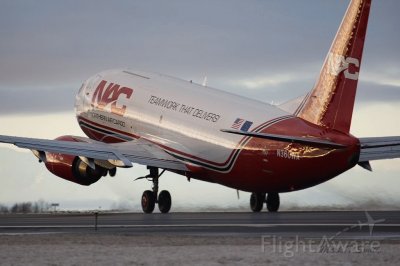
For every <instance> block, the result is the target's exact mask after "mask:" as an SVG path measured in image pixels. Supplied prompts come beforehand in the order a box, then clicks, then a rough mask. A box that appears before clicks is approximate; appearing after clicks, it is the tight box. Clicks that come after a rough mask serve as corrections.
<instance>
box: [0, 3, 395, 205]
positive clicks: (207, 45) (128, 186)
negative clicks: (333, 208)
mask: <svg viewBox="0 0 400 266" xmlns="http://www.w3.org/2000/svg"><path fill="white" fill-rule="evenodd" d="M347 4H348V1H347V0H337V1H336V0H331V1H320V0H305V1H291V0H285V1H282V0H281V1H239V0H237V1H223V0H219V1H183V0H182V1H50V0H49V1H28V0H24V1H15V0H12V1H11V0H10V1H4V0H0V36H1V41H0V134H9V135H18V136H21V135H22V136H33V137H41V138H55V137H57V136H59V135H62V134H75V135H82V134H83V133H81V131H80V129H79V127H78V125H77V123H76V121H75V117H74V112H73V105H74V95H75V93H76V91H77V90H78V88H79V87H80V85H81V83H82V82H83V81H84V80H85V79H87V78H88V77H90V76H91V75H93V74H95V73H97V72H99V71H102V70H105V69H111V68H121V67H128V68H132V69H139V70H149V71H156V72H160V73H165V74H168V75H172V76H177V77H179V78H183V79H187V80H194V81H196V82H198V83H201V82H202V80H203V78H204V76H207V78H208V84H209V86H211V87H216V88H219V89H222V90H226V91H230V92H234V93H237V94H240V95H245V96H247V97H251V98H256V99H260V100H263V101H266V102H274V103H280V102H283V101H285V100H288V99H291V98H295V97H297V96H299V95H303V94H305V93H306V92H307V91H309V90H310V89H311V88H312V86H313V84H314V82H315V79H316V77H317V75H318V73H319V70H320V68H321V65H322V61H323V60H324V58H325V55H326V53H327V51H328V48H329V46H330V44H331V41H332V39H333V37H334V35H335V33H336V30H337V28H338V26H339V24H340V21H341V19H342V17H343V14H344V12H345V10H346V8H347ZM399 10H400V2H399V1H397V0H375V1H373V3H372V9H371V14H370V23H369V26H368V33H367V40H366V45H365V49H364V56H363V62H362V68H361V73H360V82H359V88H358V95H357V99H356V106H355V113H354V116H353V125H352V133H353V134H354V135H356V136H384V135H400V119H399V117H400V110H399V106H400V105H399V104H400V63H399V62H400V53H399V52H398V49H399V47H400V34H399V30H398V29H399V26H400V18H399V16H398V11H399ZM0 159H1V163H0V172H1V174H2V177H1V180H0V184H1V189H0V191H1V194H0V203H2V202H3V203H11V202H15V201H22V200H37V199H39V198H42V199H45V200H48V201H59V202H61V203H62V206H65V207H71V208H72V207H73V208H77V207H79V206H82V207H90V208H93V207H94V206H102V207H103V208H109V207H110V206H111V205H113V204H114V205H124V204H126V205H127V206H135V208H139V207H138V206H139V205H138V204H139V199H140V196H141V193H142V191H143V190H144V189H148V188H150V183H147V182H145V181H140V182H133V179H134V178H135V177H137V176H139V175H142V174H143V173H145V168H144V167H140V166H136V167H134V168H133V169H130V170H123V171H120V174H119V175H118V176H117V177H116V178H114V179H106V180H100V182H98V183H96V184H95V185H93V186H91V187H89V188H83V187H80V186H79V185H75V184H72V183H71V184H69V183H68V182H66V181H63V180H61V179H58V178H56V177H54V176H52V175H51V174H50V173H48V172H47V170H46V169H45V168H44V167H43V165H40V164H37V163H36V160H35V158H34V157H33V156H31V154H29V153H21V152H17V151H16V150H15V149H13V150H10V149H9V148H7V146H3V145H2V146H1V149H0ZM399 163H400V162H399V160H398V159H397V160H388V161H383V162H376V163H375V162H374V163H373V167H374V168H375V172H374V173H368V172H366V171H364V170H362V169H359V168H358V167H357V168H355V169H353V170H351V171H349V172H348V173H346V174H344V175H342V176H340V177H338V178H336V179H334V180H332V181H329V182H327V183H325V184H322V185H320V186H317V187H315V188H312V189H307V190H304V191H300V192H294V193H288V194H284V195H282V207H283V208H285V204H286V207H288V206H293V205H295V204H298V205H301V203H302V202H304V205H307V206H309V205H310V206H314V205H318V204H328V205H334V204H350V205H351V204H355V203H357V204H361V203H366V202H378V203H379V204H378V205H382V206H392V205H391V204H398V203H400V197H399V196H398V195H400V186H399V185H398V184H399V182H400V181H399V180H398V176H399V174H400V166H399ZM163 185H164V187H163ZM161 186H162V188H168V189H169V190H170V191H171V193H172V196H173V200H175V201H174V204H175V206H178V207H179V206H180V207H181V208H183V209H185V208H189V209H194V210H196V209H199V208H203V207H205V206H206V207H207V206H211V205H215V206H220V207H221V206H222V207H223V206H229V207H240V208H247V205H248V195H247V194H244V193H243V195H244V196H242V197H241V198H240V200H239V201H238V200H237V198H236V192H235V191H233V190H231V189H225V188H222V187H221V186H219V185H214V184H206V183H203V182H199V181H197V182H196V181H194V182H191V183H187V182H186V180H185V179H184V178H183V177H180V176H176V175H173V174H168V175H166V177H165V178H164V179H162V180H161ZM204 191H207V193H204ZM204 195H206V197H205V196H204ZM188 198H190V199H188ZM367 205H368V204H367ZM370 206H372V205H370Z"/></svg>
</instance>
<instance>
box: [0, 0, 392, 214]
mask: <svg viewBox="0 0 400 266" xmlns="http://www.w3.org/2000/svg"><path fill="white" fill-rule="evenodd" d="M370 6H371V0H351V1H350V3H349V6H348V8H347V11H346V13H345V15H344V18H343V20H342V23H341V24H340V27H339V29H338V32H337V34H336V36H335V38H334V40H333V43H332V46H331V48H330V49H329V51H328V54H327V56H326V59H325V61H324V63H323V66H322V69H321V72H320V75H319V77H318V79H317V81H316V83H315V86H314V87H313V88H312V90H311V91H310V92H309V93H308V94H307V95H306V96H304V97H301V98H297V99H294V100H290V101H288V102H286V103H284V104H281V105H277V106H275V105H270V104H268V103H264V102H261V101H258V100H254V99H249V98H245V97H242V96H238V95H234V94H232V93H229V92H226V91H221V90H217V89H214V88H211V87H208V86H207V84H206V83H204V84H203V85H201V84H196V83H194V82H192V81H185V80H181V79H178V78H174V77H170V76H167V75H162V74H158V73H152V72H143V71H133V70H130V69H113V70H107V71H103V72H101V73H98V74H96V75H94V76H92V77H90V78H89V79H87V80H86V81H85V82H84V83H83V84H82V86H81V88H80V89H79V91H78V93H77V95H76V102H75V110H76V116H77V120H78V123H79V126H80V127H81V129H82V130H83V132H84V133H85V134H86V135H87V137H77V136H71V135H65V136H61V137H58V138H56V139H55V140H45V139H34V138H25V137H15V136H0V142H3V143H10V144H14V145H16V146H17V147H20V148H25V149H30V150H31V151H32V152H33V153H34V155H35V156H36V157H37V158H38V159H39V162H43V163H44V164H45V166H46V167H47V169H48V170H49V171H50V172H51V173H53V174H55V175H56V176H58V177H61V178H63V179H66V180H68V181H71V182H74V183H77V184H80V185H84V186H88V185H91V184H93V183H95V182H97V181H99V179H101V178H102V177H103V176H106V175H110V176H115V175H116V169H117V168H118V167H123V168H128V167H132V165H133V163H136V164H141V165H145V166H147V168H148V170H149V174H148V175H146V176H144V177H139V179H144V178H146V179H148V180H149V181H151V182H152V184H153V186H152V189H151V190H146V191H144V192H143V195H142V198H141V206H142V209H143V212H144V213H152V212H153V211H154V209H155V206H156V205H158V208H159V210H160V212H161V213H168V212H169V211H170V209H171V204H172V200H171V195H170V193H169V192H168V191H167V190H162V191H159V190H160V189H159V179H160V177H161V176H162V174H163V173H164V172H165V171H169V172H173V173H176V174H178V175H182V176H185V177H186V178H187V179H188V180H190V179H192V178H193V179H198V180H203V181H206V182H213V183H218V184H221V185H224V186H227V187H230V188H233V189H236V190H238V191H239V190H241V191H247V192H251V196H250V208H251V210H252V211H254V212H260V211H261V210H262V208H263V205H264V203H266V207H267V209H268V211H270V212H276V211H278V209H279V206H280V197H279V193H284V192H292V191H297V190H301V189H305V188H309V187H312V186H315V185H317V184H320V183H323V182H325V181H327V180H330V179H332V178H334V177H336V176H337V175H340V174H341V173H343V172H345V171H347V170H349V169H351V168H353V167H354V166H356V165H359V166H361V167H363V168H365V169H367V170H372V168H371V165H370V161H372V160H379V159H391V158H399V157H400V136H397V137H372V138H357V137H355V136H353V135H351V133H350V127H351V119H352V113H353V107H354V102H355V96H356V90H357V83H358V77H359V73H360V68H361V60H362V52H363V47H364V41H365V37H366V32H367V24H368V17H369V11H370Z"/></svg>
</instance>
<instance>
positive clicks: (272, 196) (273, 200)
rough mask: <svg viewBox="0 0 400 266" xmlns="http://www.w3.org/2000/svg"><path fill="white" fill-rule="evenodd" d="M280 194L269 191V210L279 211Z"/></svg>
mask: <svg viewBox="0 0 400 266" xmlns="http://www.w3.org/2000/svg"><path fill="white" fill-rule="evenodd" d="M279 204H280V200H279V194H278V193H268V195H267V209H268V211H269V212H277V211H278V209H279Z"/></svg>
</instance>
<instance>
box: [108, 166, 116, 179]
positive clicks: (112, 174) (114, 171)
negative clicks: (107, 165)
mask: <svg viewBox="0 0 400 266" xmlns="http://www.w3.org/2000/svg"><path fill="white" fill-rule="evenodd" d="M108 174H109V175H110V176H111V177H114V176H115V175H116V174H117V167H114V168H111V169H110V170H108Z"/></svg>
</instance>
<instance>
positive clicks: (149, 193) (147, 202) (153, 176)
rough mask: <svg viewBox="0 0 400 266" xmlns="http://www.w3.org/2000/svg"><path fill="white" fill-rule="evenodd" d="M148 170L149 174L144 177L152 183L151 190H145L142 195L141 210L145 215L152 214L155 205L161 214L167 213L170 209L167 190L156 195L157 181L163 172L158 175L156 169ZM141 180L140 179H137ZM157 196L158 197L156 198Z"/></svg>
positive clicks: (169, 196)
mask: <svg viewBox="0 0 400 266" xmlns="http://www.w3.org/2000/svg"><path fill="white" fill-rule="evenodd" d="M147 169H149V170H150V174H149V175H147V176H145V177H144V178H146V179H147V180H150V181H152V182H153V187H152V190H146V191H145V192H143V195H142V201H141V203H142V210H143V212H145V213H152V212H153V211H154V207H155V205H156V203H157V204H158V208H159V210H160V212H162V213H168V212H169V210H170V209H171V194H169V192H168V191H167V190H163V191H161V192H160V194H158V179H159V178H160V177H161V175H162V174H163V173H164V171H165V170H163V171H162V172H161V174H159V172H158V168H156V167H147ZM139 179H141V178H139ZM157 196H158V197H157Z"/></svg>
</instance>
